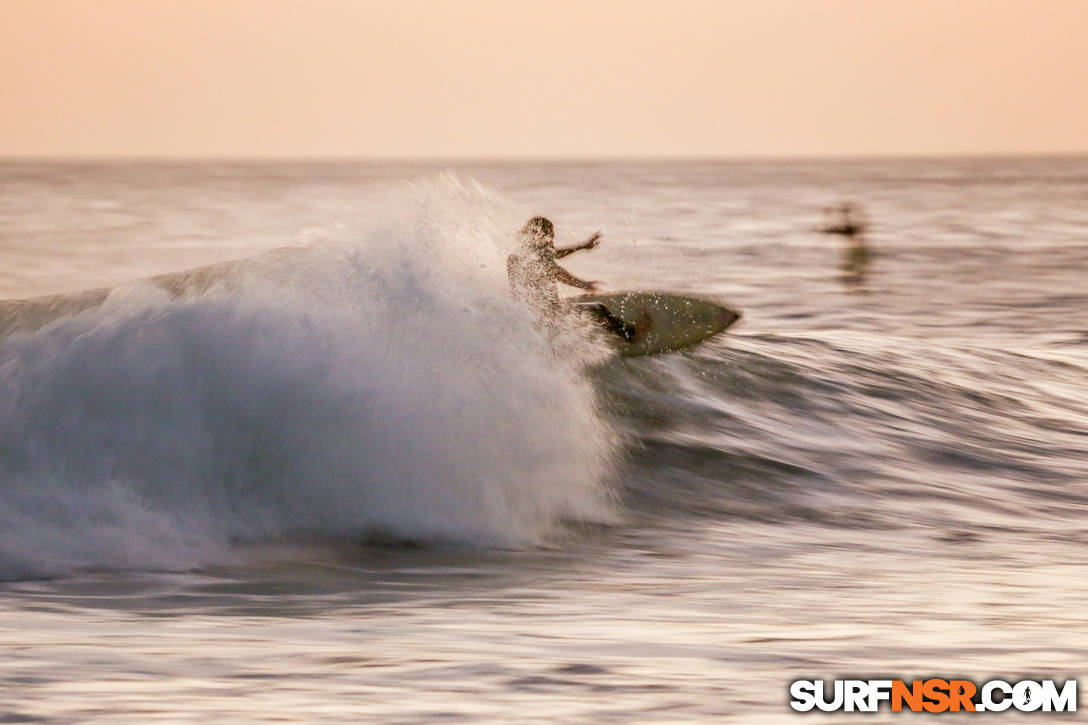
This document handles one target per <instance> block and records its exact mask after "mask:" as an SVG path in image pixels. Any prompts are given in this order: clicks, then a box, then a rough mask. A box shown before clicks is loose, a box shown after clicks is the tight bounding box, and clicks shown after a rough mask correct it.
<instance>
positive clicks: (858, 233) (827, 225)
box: [820, 201, 871, 290]
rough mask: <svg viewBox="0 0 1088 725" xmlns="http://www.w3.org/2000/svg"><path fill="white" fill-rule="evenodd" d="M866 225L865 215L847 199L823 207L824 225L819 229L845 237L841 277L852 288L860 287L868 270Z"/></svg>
mask: <svg viewBox="0 0 1088 725" xmlns="http://www.w3.org/2000/svg"><path fill="white" fill-rule="evenodd" d="M868 226H869V225H868V222H867V221H866V220H865V215H864V214H863V213H862V212H861V210H860V209H858V207H857V206H855V205H854V204H852V203H850V202H848V201H847V202H843V203H842V204H840V205H839V206H837V207H835V206H831V207H828V208H826V209H824V226H823V227H821V228H820V231H821V232H823V233H825V234H839V235H842V236H843V237H846V241H847V247H846V249H844V250H843V258H842V264H841V269H842V276H841V279H842V281H843V283H844V284H845V285H846V286H847V287H849V288H851V289H853V290H860V289H861V288H862V285H864V283H865V277H866V275H867V274H868V272H869V263H870V261H871V255H870V253H869V247H868V245H867V244H866V242H865V230H866V229H867V228H868Z"/></svg>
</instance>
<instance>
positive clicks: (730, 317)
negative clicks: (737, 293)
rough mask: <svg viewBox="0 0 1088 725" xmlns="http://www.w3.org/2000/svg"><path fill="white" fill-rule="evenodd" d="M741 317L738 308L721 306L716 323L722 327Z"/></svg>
mask: <svg viewBox="0 0 1088 725" xmlns="http://www.w3.org/2000/svg"><path fill="white" fill-rule="evenodd" d="M740 318H741V312H740V310H734V309H731V308H729V307H724V306H723V307H721V308H719V312H718V323H719V324H720V325H721V326H722V329H723V330H724V329H725V328H727V327H729V326H730V325H732V324H733V323H734V322H736V321H737V320H739V319H740Z"/></svg>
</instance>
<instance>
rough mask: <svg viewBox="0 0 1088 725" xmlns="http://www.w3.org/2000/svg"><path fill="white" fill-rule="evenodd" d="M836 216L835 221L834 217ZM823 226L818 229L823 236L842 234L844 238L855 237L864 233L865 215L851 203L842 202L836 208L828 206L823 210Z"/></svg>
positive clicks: (865, 225)
mask: <svg viewBox="0 0 1088 725" xmlns="http://www.w3.org/2000/svg"><path fill="white" fill-rule="evenodd" d="M836 214H837V215H838V219H837V220H836V219H835V218H834V217H835V216H836ZM824 222H825V223H824V226H823V227H822V228H821V229H820V231H821V232H823V233H824V234H842V235H843V236H845V237H851V238H853V237H856V236H858V235H860V234H861V233H862V232H864V231H865V228H866V227H867V226H868V225H867V224H866V222H865V215H864V214H863V213H862V212H861V210H860V209H858V208H857V207H856V206H855V205H854V204H852V203H851V202H849V201H847V202H843V203H842V204H840V205H839V206H838V207H833V206H829V207H827V208H826V209H824Z"/></svg>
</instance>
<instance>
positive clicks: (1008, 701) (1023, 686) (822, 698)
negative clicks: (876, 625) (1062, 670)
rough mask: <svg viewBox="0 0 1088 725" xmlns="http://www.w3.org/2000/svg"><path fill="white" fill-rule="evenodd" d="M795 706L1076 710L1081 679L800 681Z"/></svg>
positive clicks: (827, 709)
mask: <svg viewBox="0 0 1088 725" xmlns="http://www.w3.org/2000/svg"><path fill="white" fill-rule="evenodd" d="M790 698H791V699H790V707H792V708H793V709H794V710H796V711H797V712H809V711H810V710H814V709H816V710H822V711H823V712H836V711H841V712H877V711H878V710H879V709H880V707H881V705H883V704H884V703H887V705H888V707H889V708H890V709H891V711H892V712H902V711H904V710H906V711H908V712H932V713H937V712H961V711H962V712H1003V711H1005V710H1008V709H1009V708H1012V709H1014V710H1019V711H1020V712H1076V711H1077V681H1076V680H1066V681H1065V682H1063V683H1062V685H1061V686H1060V687H1059V686H1058V685H1057V683H1056V682H1055V681H1054V680H1020V681H1019V682H1006V681H1004V680H990V681H988V682H984V683H982V684H981V685H979V684H976V683H974V682H971V681H970V680H942V679H939V678H935V677H934V678H930V679H928V680H912V681H910V682H907V681H906V680H834V682H833V684H831V686H830V687H828V686H827V685H825V684H824V681H823V680H795V681H794V682H792V683H790Z"/></svg>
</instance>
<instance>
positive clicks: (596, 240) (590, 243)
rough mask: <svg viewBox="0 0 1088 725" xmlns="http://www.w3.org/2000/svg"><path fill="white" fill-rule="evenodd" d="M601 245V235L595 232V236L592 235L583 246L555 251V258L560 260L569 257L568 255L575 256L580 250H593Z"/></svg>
mask: <svg viewBox="0 0 1088 725" xmlns="http://www.w3.org/2000/svg"><path fill="white" fill-rule="evenodd" d="M600 243H601V233H600V232H593V234H592V235H590V237H589V239H587V240H585V241H584V242H582V243H581V244H575V245H574V246H573V247H563V248H562V249H556V250H555V258H556V259H560V258H562V257H565V256H567V255H568V254H573V253H574V252H577V251H578V250H580V249H593V248H594V247H596V246H597V245H598V244H600Z"/></svg>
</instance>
